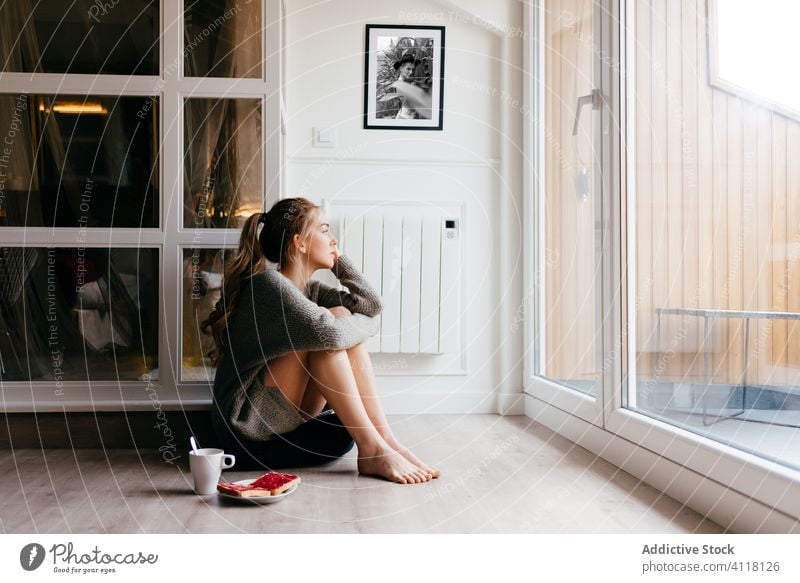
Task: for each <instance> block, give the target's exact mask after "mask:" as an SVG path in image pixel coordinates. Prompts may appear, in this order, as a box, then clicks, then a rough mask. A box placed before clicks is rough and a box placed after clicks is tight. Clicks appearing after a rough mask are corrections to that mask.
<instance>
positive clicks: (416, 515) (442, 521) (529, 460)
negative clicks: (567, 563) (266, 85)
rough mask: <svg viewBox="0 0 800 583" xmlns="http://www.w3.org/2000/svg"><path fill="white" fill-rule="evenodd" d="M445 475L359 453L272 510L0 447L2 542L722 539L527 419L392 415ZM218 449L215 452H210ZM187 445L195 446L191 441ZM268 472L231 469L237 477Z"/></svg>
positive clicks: (137, 455)
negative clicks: (406, 477)
mask: <svg viewBox="0 0 800 583" xmlns="http://www.w3.org/2000/svg"><path fill="white" fill-rule="evenodd" d="M390 420H391V422H392V425H393V427H394V429H395V433H396V434H397V435H398V437H399V438H400V439H401V441H404V443H405V444H406V445H407V446H408V447H410V448H411V449H412V450H413V451H414V452H415V453H417V455H418V456H419V457H420V458H422V459H423V460H426V461H427V462H428V463H430V464H433V465H435V466H437V467H439V468H440V469H441V470H442V477H441V478H439V479H437V480H433V481H431V482H427V483H424V484H415V485H400V484H393V483H390V482H387V481H384V480H380V479H376V478H372V477H365V476H359V475H358V473H357V471H356V450H355V449H353V450H352V451H351V452H350V453H349V454H347V455H346V456H345V457H344V458H342V459H340V460H337V461H335V462H333V463H331V464H327V465H325V466H320V467H317V468H302V469H297V470H291V469H286V470H282V471H288V472H292V473H297V474H298V475H300V476H301V478H302V484H301V485H300V487H299V488H298V489H297V491H296V492H295V493H294V494H292V495H291V496H289V497H288V498H287V499H285V500H283V501H281V502H279V503H276V504H271V505H264V506H255V505H242V504H237V503H231V502H228V501H226V500H220V499H218V498H217V497H216V496H211V497H207V498H201V497H198V496H195V495H194V494H193V493H192V491H191V488H192V481H191V475H190V474H189V472H188V460H187V459H186V451H182V452H178V453H179V454H181V458H180V459H179V460H178V463H177V464H174V465H172V464H168V463H166V462H164V461H163V460H162V458H161V456H160V455H159V453H158V452H157V451H155V450H143V451H138V452H137V451H136V450H132V449H114V450H105V451H104V450H100V449H75V450H70V449H48V450H44V451H40V450H34V449H21V450H14V451H10V450H3V451H0V470H1V471H0V491H2V492H3V493H4V496H3V497H2V498H1V499H0V528H1V529H2V531H3V532H6V533H23V532H24V533H33V532H37V533H105V532H108V533H300V532H303V533H478V532H480V533H597V532H602V533H606V532H608V533H615V532H619V533H623V532H630V533H693V532H697V533H719V532H723V529H722V528H721V527H719V526H718V525H716V524H714V523H713V522H711V521H709V520H706V519H704V518H703V517H702V516H700V515H699V514H697V513H696V512H694V511H692V510H690V509H688V508H686V507H683V506H682V505H681V504H679V503H678V502H676V501H674V500H672V499H671V498H668V497H667V496H665V495H663V494H661V493H660V492H658V491H657V490H655V489H654V488H651V487H650V486H647V485H645V484H643V483H641V482H640V481H639V480H637V479H635V478H633V477H632V476H630V475H629V474H626V473H625V472H622V471H621V470H618V469H617V468H615V467H614V466H612V465H611V464H609V463H607V462H605V461H604V460H602V459H599V458H597V457H596V456H595V455H593V454H592V453H590V452H588V451H587V450H585V449H582V448H580V447H578V446H575V445H573V444H572V443H571V442H569V441H567V440H566V439H564V438H562V437H560V436H558V435H555V434H553V433H552V432H551V431H550V430H548V429H546V428H545V427H542V426H541V425H538V424H536V423H534V422H533V421H531V420H530V419H529V418H527V417H524V416H513V417H502V416H499V415H467V416H465V415H411V416H392V417H391V418H390ZM203 445H213V444H203ZM187 447H188V444H187ZM257 475H259V472H240V471H235V468H234V469H233V470H229V471H226V472H225V476H226V477H227V478H228V479H229V480H236V479H243V478H249V477H256V476H257Z"/></svg>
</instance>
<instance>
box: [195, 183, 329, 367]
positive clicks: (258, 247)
mask: <svg viewBox="0 0 800 583" xmlns="http://www.w3.org/2000/svg"><path fill="white" fill-rule="evenodd" d="M318 213H319V207H318V206H317V205H315V204H314V203H313V202H311V201H310V200H308V199H307V198H302V197H297V198H284V199H282V200H279V201H278V202H276V203H275V204H274V205H273V207H272V208H271V209H270V210H269V212H266V213H255V214H253V215H250V216H249V217H248V219H247V220H246V221H245V223H244V226H243V227H242V234H241V237H240V238H239V248H238V250H237V251H236V255H235V256H234V257H233V259H231V261H230V262H229V263H228V264H227V265H226V266H225V277H224V283H223V285H222V296H221V297H220V299H219V300H218V301H217V303H216V305H215V306H214V309H213V310H212V312H211V313H210V314H209V316H208V318H206V319H205V320H204V321H203V322H202V324H200V329H201V330H202V331H203V332H204V333H208V332H209V331H210V332H211V335H212V337H213V338H214V348H213V349H212V350H211V351H210V353H209V354H208V356H209V358H211V361H212V362H213V363H214V365H217V364H218V363H219V361H220V359H221V358H222V355H223V354H224V353H225V351H226V350H227V348H228V343H227V327H228V322H229V321H230V319H231V318H232V317H233V314H234V311H235V310H236V305H237V304H238V302H239V294H240V293H241V291H242V286H243V285H244V283H245V282H246V281H247V280H248V279H250V278H251V277H253V276H254V275H258V274H259V273H263V272H264V271H265V270H266V268H267V266H266V264H265V262H264V259H267V260H269V261H271V262H273V263H277V264H279V265H280V266H286V265H289V264H291V263H294V261H296V259H297V246H296V245H293V244H292V240H293V239H294V236H295V235H300V239H301V240H303V241H305V240H306V238H307V237H308V235H309V234H310V233H311V229H312V228H313V226H314V219H315V218H316V217H317V215H318ZM262 223H263V225H264V227H263V228H262V229H261V232H260V233H259V231H258V228H259V226H260V225H261V224H262Z"/></svg>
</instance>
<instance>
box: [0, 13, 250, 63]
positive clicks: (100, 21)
mask: <svg viewBox="0 0 800 583" xmlns="http://www.w3.org/2000/svg"><path fill="white" fill-rule="evenodd" d="M256 4H257V2H256ZM159 14H160V8H159V3H158V2H157V1H156V0H125V1H124V2H119V1H117V2H109V1H105V2H98V1H95V0H75V1H73V2H63V1H62V0H13V1H7V2H0V63H2V65H1V66H0V70H3V71H7V72H20V73H34V72H36V73H83V74H97V73H102V74H111V75H158V68H159V67H158V53H159V43H158V39H159V28H160V25H159Z"/></svg>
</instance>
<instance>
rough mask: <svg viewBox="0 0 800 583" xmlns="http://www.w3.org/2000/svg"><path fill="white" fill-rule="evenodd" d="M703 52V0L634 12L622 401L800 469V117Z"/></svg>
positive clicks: (662, 1)
mask: <svg viewBox="0 0 800 583" xmlns="http://www.w3.org/2000/svg"><path fill="white" fill-rule="evenodd" d="M723 4H726V3H725V2H717V5H718V6H721V5H723ZM770 4H771V5H773V6H777V4H776V3H770ZM778 4H779V3H778ZM789 4H791V3H785V7H786V9H787V12H786V13H785V14H780V13H778V12H774V11H773V12H772V13H770V14H769V20H770V22H771V23H780V22H788V21H792V19H791V15H792V13H793V12H794V11H795V8H794V7H791V8H790V7H789ZM751 10H752V8H751ZM758 10H761V5H759V8H758ZM750 31H751V29H750V26H749V23H748V25H747V26H742V27H740V30H739V31H738V34H739V37H742V36H744V37H747V36H748V35H749V33H750ZM708 42H709V36H708V34H707V27H706V12H705V10H704V2H701V1H697V0H678V1H674V2H673V1H672V0H656V1H653V2H637V3H635V25H634V27H633V36H632V37H631V44H630V45H629V46H628V54H629V55H631V57H632V58H631V59H630V61H629V63H630V64H629V66H630V67H631V69H630V70H629V72H628V73H629V74H632V75H633V83H632V89H633V92H634V94H633V95H631V96H629V99H628V104H627V115H628V117H629V119H630V120H631V121H632V123H631V125H630V127H631V128H632V129H631V133H630V135H629V136H628V143H629V151H628V158H629V162H632V164H633V167H632V170H633V171H632V175H631V176H632V181H631V183H629V189H630V192H631V193H632V200H631V202H630V206H631V209H632V211H633V217H634V221H633V224H634V225H635V227H634V232H632V233H629V237H628V241H629V249H628V257H629V261H632V262H634V265H635V277H634V278H633V280H632V281H630V282H629V284H630V297H629V301H630V303H631V305H633V306H635V307H634V310H633V313H634V315H635V324H634V328H635V344H634V345H633V346H632V350H633V359H632V360H631V363H632V364H633V366H634V367H635V371H636V374H635V382H631V383H630V387H629V392H628V394H627V395H626V398H627V406H628V407H630V408H633V409H636V410H638V411H640V412H643V413H646V414H648V415H651V416H654V417H657V418H659V419H661V420H664V421H667V422H669V423H672V424H675V425H678V426H680V427H682V428H684V429H689V430H691V431H694V432H697V433H700V434H702V435H705V436H708V437H711V438H714V439H717V440H719V441H722V442H724V443H728V444H730V445H733V446H736V447H738V448H740V449H743V450H746V451H750V452H753V453H756V454H758V455H760V456H763V457H766V458H769V459H772V460H776V461H779V462H781V463H784V464H788V465H792V466H794V467H798V468H800V447H798V444H800V430H798V428H799V427H800V321H799V320H800V254H798V252H797V250H798V248H800V229H798V225H800V166H798V164H797V160H798V159H799V158H800V122H798V120H796V119H793V118H791V117H787V116H785V115H783V114H782V113H781V112H779V111H776V110H774V109H772V108H771V107H770V106H769V105H768V104H764V103H763V102H753V101H748V100H746V99H744V98H742V97H739V96H736V95H733V94H731V93H728V92H726V91H722V90H720V89H718V88H717V87H715V86H713V85H712V84H711V83H710V82H709V75H708V65H707V63H708V48H709V47H708ZM737 42H739V43H740V44H741V45H742V46H750V45H751V44H752V43H741V38H740V40H739V41H737ZM778 57H780V55H778ZM764 59H771V55H770V57H764V58H762V59H760V63H759V66H760V74H761V75H766V76H768V77H769V78H772V77H775V79H774V80H778V77H781V78H782V77H784V76H785V75H786V70H784V69H781V68H779V67H772V66H769V67H768V66H765V65H764V63H765V60H764ZM741 65H742V67H745V68H746V67H748V64H747V62H742V63H741ZM727 66H728V67H733V69H735V68H736V66H737V65H736V63H734V62H729V63H728V64H727Z"/></svg>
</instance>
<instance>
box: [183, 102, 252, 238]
mask: <svg viewBox="0 0 800 583" xmlns="http://www.w3.org/2000/svg"><path fill="white" fill-rule="evenodd" d="M184 120H185V124H184V132H185V140H184V144H185V146H184V161H183V164H184V183H183V184H184V214H183V226H184V227H185V228H189V229H195V228H204V227H213V228H224V229H238V228H240V227H241V225H242V224H243V223H244V221H245V220H246V219H247V217H249V216H250V215H251V214H253V213H254V212H258V211H261V210H262V207H263V204H262V199H263V192H264V188H263V183H262V168H263V163H262V145H261V100H260V99H187V100H186V101H185V104H184Z"/></svg>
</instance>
